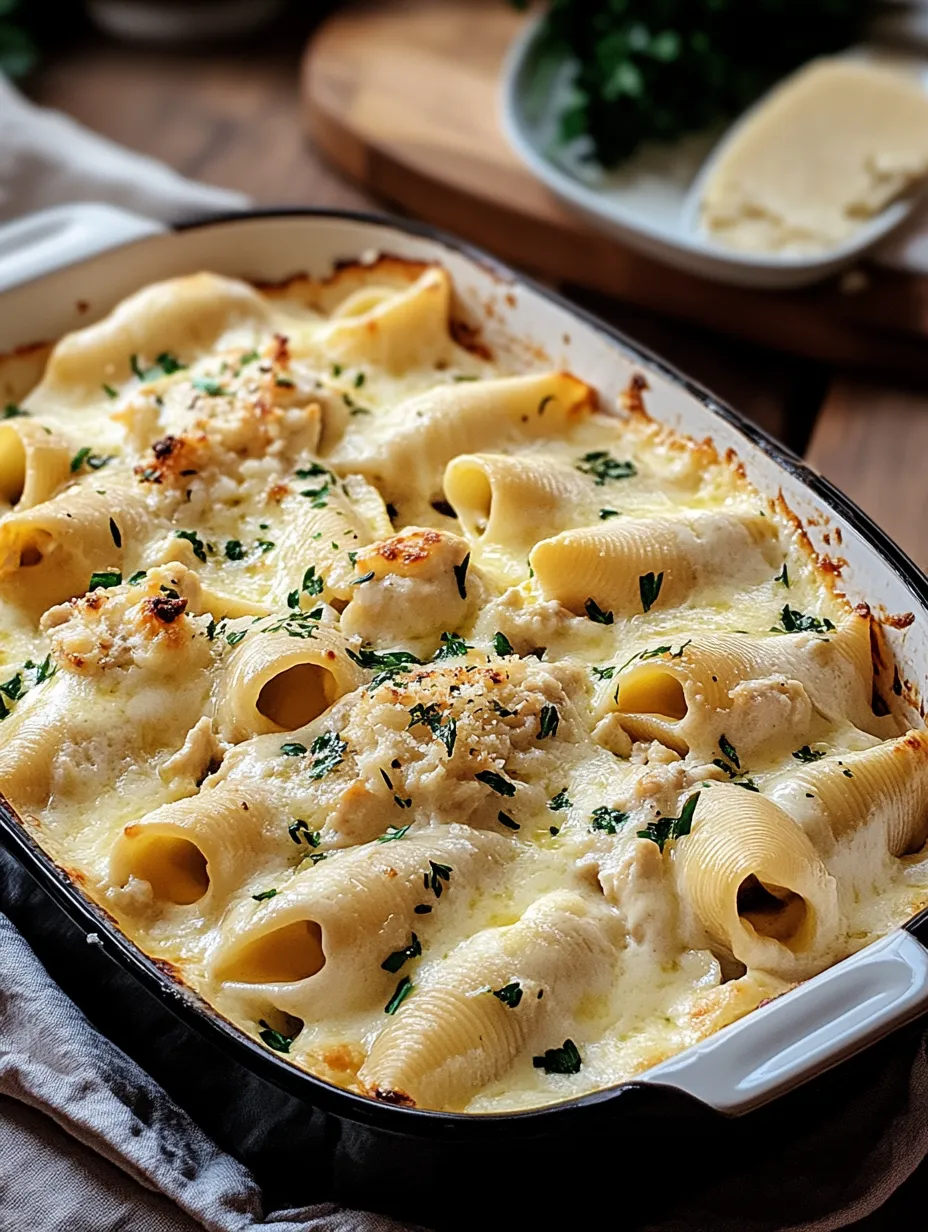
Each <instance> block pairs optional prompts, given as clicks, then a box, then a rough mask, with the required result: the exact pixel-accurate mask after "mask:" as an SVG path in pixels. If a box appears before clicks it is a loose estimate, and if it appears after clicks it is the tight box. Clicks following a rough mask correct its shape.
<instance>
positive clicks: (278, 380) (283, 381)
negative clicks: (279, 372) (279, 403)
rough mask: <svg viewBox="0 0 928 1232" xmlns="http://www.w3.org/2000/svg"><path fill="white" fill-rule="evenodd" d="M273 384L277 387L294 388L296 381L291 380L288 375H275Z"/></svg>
mask: <svg viewBox="0 0 928 1232" xmlns="http://www.w3.org/2000/svg"><path fill="white" fill-rule="evenodd" d="M274 384H275V385H276V386H277V387H278V389H295V388H296V381H292V380H291V379H290V377H288V376H275V377H274Z"/></svg>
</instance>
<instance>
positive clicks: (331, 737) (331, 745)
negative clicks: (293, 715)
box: [301, 731, 348, 779]
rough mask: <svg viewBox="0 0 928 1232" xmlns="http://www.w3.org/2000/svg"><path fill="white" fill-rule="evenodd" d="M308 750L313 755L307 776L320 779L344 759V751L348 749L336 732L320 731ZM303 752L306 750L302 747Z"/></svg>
mask: <svg viewBox="0 0 928 1232" xmlns="http://www.w3.org/2000/svg"><path fill="white" fill-rule="evenodd" d="M301 747H302V746H301ZM310 751H311V752H312V755H313V764H312V766H311V767H310V771H309V777H310V778H311V779H321V778H325V776H326V775H327V774H329V773H330V771H332V770H334V769H335V768H336V767H337V766H340V765H341V764H342V762H343V761H344V760H345V753H346V752H347V751H348V745H347V744H346V742H345V741H344V740H342V738H341V736H339V734H338V732H332V731H330V732H322V734H321V735H319V736H317V737H316V739H315V740H314V741H313V743H312V749H311V750H310ZM303 752H304V753H305V752H306V750H305V749H303Z"/></svg>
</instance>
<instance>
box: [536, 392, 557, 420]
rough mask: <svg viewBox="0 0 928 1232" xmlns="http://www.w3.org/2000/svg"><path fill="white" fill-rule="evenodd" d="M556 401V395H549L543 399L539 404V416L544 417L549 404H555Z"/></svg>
mask: <svg viewBox="0 0 928 1232" xmlns="http://www.w3.org/2000/svg"><path fill="white" fill-rule="evenodd" d="M555 401H556V398H555V397H554V394H547V395H546V396H545V397H544V398H542V400H541V401H540V402H539V403H538V414H539V415H543V414H544V413H545V411H546V410H547V407H548V403H549V402H555Z"/></svg>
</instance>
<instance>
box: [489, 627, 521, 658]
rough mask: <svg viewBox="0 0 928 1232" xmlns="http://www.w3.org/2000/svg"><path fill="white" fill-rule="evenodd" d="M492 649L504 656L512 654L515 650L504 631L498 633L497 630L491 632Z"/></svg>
mask: <svg viewBox="0 0 928 1232" xmlns="http://www.w3.org/2000/svg"><path fill="white" fill-rule="evenodd" d="M493 649H494V650H495V651H496V653H497V654H498V655H499V656H500V658H504V657H505V656H506V655H514V654H515V653H516V652H515V651H514V650H513V648H512V642H510V640H509V638H508V637H507V636H506V634H505V633H500V632H499V631H498V630H497V632H496V633H494V634H493Z"/></svg>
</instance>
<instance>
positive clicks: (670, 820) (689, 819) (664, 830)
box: [638, 789, 756, 852]
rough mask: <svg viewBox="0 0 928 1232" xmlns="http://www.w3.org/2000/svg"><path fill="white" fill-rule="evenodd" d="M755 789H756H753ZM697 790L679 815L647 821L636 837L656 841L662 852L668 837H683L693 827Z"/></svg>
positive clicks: (697, 798) (697, 799)
mask: <svg viewBox="0 0 928 1232" xmlns="http://www.w3.org/2000/svg"><path fill="white" fill-rule="evenodd" d="M755 790H756V789H755ZM699 794H700V793H699V792H698V791H697V792H694V793H693V795H691V796H690V797H689V799H688V800H687V802H686V804H684V806H683V808H682V809H681V810H680V816H679V817H662V818H661V819H660V820H659V821H649V822H648V827H647V829H646V830H639V831H638V838H648V839H650V840H651V842H652V843H657V847H658V850H659V851H661V852H663V850H664V846H665V844H666V843H667V842H668V841H669V840H670V839H676V838H683V837H684V835H686V834H689V832H690V830H692V828H693V814H694V813H695V812H696V805H697V804H698V803H699Z"/></svg>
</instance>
